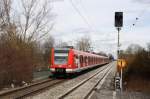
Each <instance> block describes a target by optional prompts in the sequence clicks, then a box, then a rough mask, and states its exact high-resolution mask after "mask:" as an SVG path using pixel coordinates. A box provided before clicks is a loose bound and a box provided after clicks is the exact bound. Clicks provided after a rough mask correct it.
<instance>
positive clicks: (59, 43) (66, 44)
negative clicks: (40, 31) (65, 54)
mask: <svg viewBox="0 0 150 99" xmlns="http://www.w3.org/2000/svg"><path fill="white" fill-rule="evenodd" d="M68 45H69V44H68V43H67V42H64V41H62V40H60V41H59V42H58V43H57V44H55V47H59V48H62V47H65V46H68Z"/></svg>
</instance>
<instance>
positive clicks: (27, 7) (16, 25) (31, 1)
mask: <svg viewBox="0 0 150 99" xmlns="http://www.w3.org/2000/svg"><path fill="white" fill-rule="evenodd" d="M13 1H14V2H15V4H16V5H17V7H19V9H17V7H14V5H13ZM49 4H50V2H48V0H44V1H43V0H0V53H1V54H0V60H1V61H0V73H1V74H0V79H1V81H0V86H1V85H2V86H3V85H4V84H10V83H12V81H14V80H16V81H18V82H22V81H23V80H24V81H28V82H30V81H31V80H32V77H33V75H32V73H33V67H34V66H35V65H36V64H37V63H36V62H37V61H38V60H37V59H36V57H37V55H38V53H39V51H38V50H39V49H37V47H36V46H37V45H36V43H37V41H39V40H40V39H42V38H43V37H45V35H47V34H48V33H49V31H50V30H51V29H52V27H53V24H52V21H51V20H52V17H53V16H52V13H51V12H50V11H51V8H50V7H51V6H50V5H49ZM19 5H20V6H19ZM18 74H19V75H18Z"/></svg>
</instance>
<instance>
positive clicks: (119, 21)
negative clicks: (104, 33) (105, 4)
mask: <svg viewBox="0 0 150 99" xmlns="http://www.w3.org/2000/svg"><path fill="white" fill-rule="evenodd" d="M122 26H123V12H115V27H122Z"/></svg>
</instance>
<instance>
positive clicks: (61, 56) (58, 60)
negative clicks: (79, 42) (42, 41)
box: [54, 50, 68, 64]
mask: <svg viewBox="0 0 150 99" xmlns="http://www.w3.org/2000/svg"><path fill="white" fill-rule="evenodd" d="M54 60H55V64H66V63H67V61H68V51H65V50H55V53H54Z"/></svg>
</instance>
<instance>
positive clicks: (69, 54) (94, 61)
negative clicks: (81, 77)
mask: <svg viewBox="0 0 150 99" xmlns="http://www.w3.org/2000/svg"><path fill="white" fill-rule="evenodd" d="M108 62H109V59H108V57H105V56H100V55H96V54H92V53H88V52H83V51H78V50H75V49H72V48H55V49H54V48H52V53H51V65H50V67H49V68H50V71H51V72H52V73H54V74H55V73H56V74H57V73H67V74H68V73H76V72H80V71H82V70H85V69H88V68H93V67H95V66H98V65H102V64H106V63H108Z"/></svg>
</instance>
